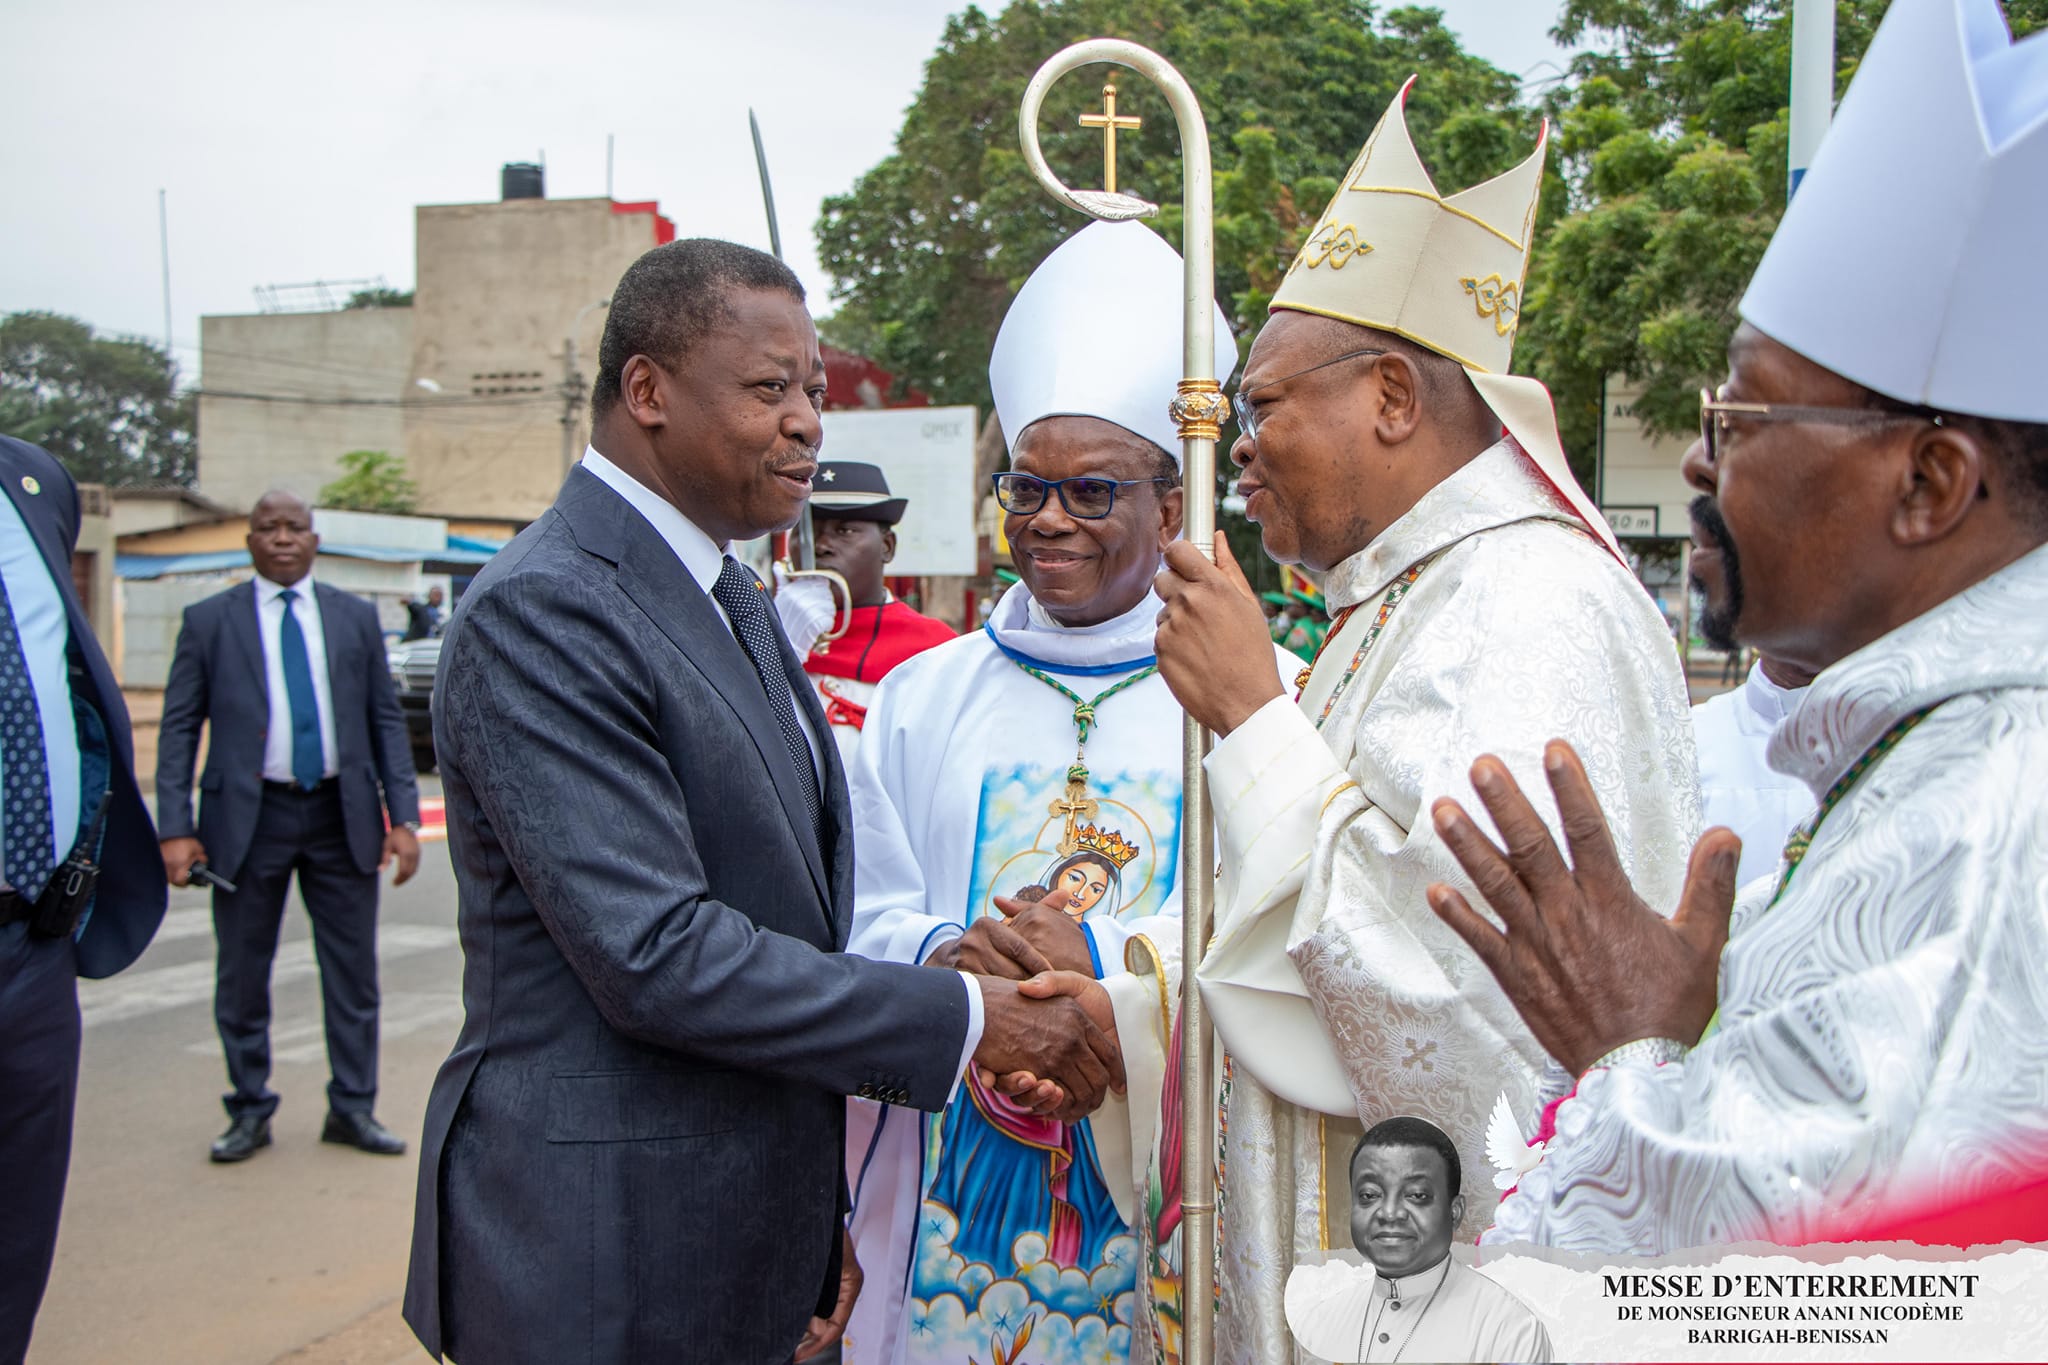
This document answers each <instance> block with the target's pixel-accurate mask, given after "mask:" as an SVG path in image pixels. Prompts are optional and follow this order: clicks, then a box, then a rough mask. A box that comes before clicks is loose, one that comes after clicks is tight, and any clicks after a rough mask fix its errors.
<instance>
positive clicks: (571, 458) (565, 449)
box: [562, 299, 612, 479]
mask: <svg viewBox="0 0 2048 1365" xmlns="http://www.w3.org/2000/svg"><path fill="white" fill-rule="evenodd" d="M611 302H612V301H611V300H610V299H599V300H598V301H597V302H596V303H586V304H584V305H583V308H582V310H581V311H579V312H578V313H577V314H576V321H574V322H572V323H570V324H569V335H568V336H566V337H564V338H563V339H562V477H563V478H565V479H566V478H568V477H569V471H570V470H572V469H574V468H575V467H576V461H577V460H579V459H581V458H582V457H583V451H582V450H581V449H580V448H579V447H578V446H577V443H576V433H577V431H578V429H579V426H578V423H577V420H576V416H577V413H578V412H580V411H581V410H582V407H583V397H584V392H583V391H584V388H585V387H586V386H585V382H584V379H583V371H582V369H581V367H579V366H578V365H577V363H576V334H577V333H578V332H580V331H582V330H583V319H585V318H587V317H589V316H590V315H591V313H592V312H593V311H594V310H596V309H599V308H609V307H611Z"/></svg>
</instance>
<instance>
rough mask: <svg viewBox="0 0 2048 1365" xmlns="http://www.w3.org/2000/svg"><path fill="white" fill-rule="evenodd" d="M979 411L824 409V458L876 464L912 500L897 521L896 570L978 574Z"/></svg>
mask: <svg viewBox="0 0 2048 1365" xmlns="http://www.w3.org/2000/svg"><path fill="white" fill-rule="evenodd" d="M974 416H975V414H974V409H973V408H971V407H955V408H875V409H845V410H841V409H836V408H835V409H833V410H832V411H830V412H827V413H826V414H825V445H824V449H823V451H822V452H821V456H822V458H824V459H826V460H857V461H860V462H862V463H865V464H871V465H875V466H877V467H879V468H880V469H881V471H882V476H883V477H884V478H886V479H887V480H888V481H889V491H890V493H891V494H893V495H894V496H896V497H899V498H908V499H909V500H910V505H909V507H908V508H906V509H905V510H904V513H903V520H902V521H900V522H898V523H897V525H896V558H895V559H893V560H891V561H890V562H889V570H888V572H889V573H890V575H891V576H896V575H901V576H903V577H906V578H910V577H923V576H925V575H929V574H958V575H962V576H965V577H972V576H973V574H974V571H975V569H976V567H977V565H976V552H975V542H974V499H975V493H976V491H977V490H976V489H975V487H974V436H975V431H976V427H975V421H974Z"/></svg>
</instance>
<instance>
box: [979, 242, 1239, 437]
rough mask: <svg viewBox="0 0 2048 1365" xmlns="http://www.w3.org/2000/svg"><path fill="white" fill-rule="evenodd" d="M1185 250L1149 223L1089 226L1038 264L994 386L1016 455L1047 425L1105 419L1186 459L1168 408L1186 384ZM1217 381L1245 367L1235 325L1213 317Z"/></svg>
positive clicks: (996, 361)
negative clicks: (1027, 432) (1028, 433)
mask: <svg viewBox="0 0 2048 1365" xmlns="http://www.w3.org/2000/svg"><path fill="white" fill-rule="evenodd" d="M1184 275H1185V270H1184V268H1183V266H1182V264H1181V259H1180V253H1179V252H1177V251H1175V250H1174V249H1173V248H1172V247H1170V246H1168V245H1167V244H1166V242H1165V241H1164V240H1163V239H1162V238H1161V237H1160V236H1159V234H1158V233H1156V232H1154V231H1152V230H1151V229H1150V228H1148V227H1146V226H1145V225H1144V224H1143V223H1137V222H1126V223H1091V224H1089V225H1088V226H1087V227H1085V228H1082V229H1081V230H1080V231H1079V232H1077V233H1075V234H1074V235H1073V236H1071V237H1069V238H1067V240H1066V241H1064V242H1062V243H1060V245H1059V246H1058V247H1057V248H1056V249H1055V250H1054V251H1053V253H1052V254H1051V255H1050V256H1047V257H1046V258H1045V259H1044V260H1043V261H1041V262H1039V265H1038V269H1036V270H1034V271H1032V272H1031V278H1030V279H1028V280H1026V281H1024V287H1023V288H1022V289H1020V290H1018V291H1017V297H1016V298H1015V299H1014V300H1013V301H1012V302H1011V304H1010V311H1009V312H1008V313H1007V314H1006V315H1004V317H1003V327H1002V330H1001V331H999V332H997V333H996V348H995V352H994V354H992V355H991V356H990V357H989V362H988V382H989V387H990V388H991V389H993V390H994V391H995V399H996V420H997V421H998V422H1000V423H1001V424H1002V428H1003V439H1004V440H1005V441H1007V442H1008V443H1009V445H1010V448H1011V449H1012V450H1014V449H1016V445H1017V437H1018V436H1019V435H1020V434H1021V433H1022V432H1023V430H1024V428H1026V427H1028V426H1030V425H1031V424H1032V423H1033V422H1036V421H1037V420H1039V419H1040V418H1041V417H1099V418H1101V419H1102V420H1104V421H1106V422H1114V423H1116V424H1117V425H1118V426H1120V427H1122V428H1124V429H1125V430H1126V431H1130V432H1133V433H1135V434H1137V435H1139V436H1142V437H1144V438H1145V439H1146V440H1148V441H1150V442H1152V444H1154V445H1156V446H1158V447H1159V448H1160V449H1161V450H1164V451H1165V452H1166V453H1167V454H1169V455H1171V456H1173V458H1174V459H1175V460H1176V461H1178V460H1179V459H1180V455H1181V441H1180V431H1179V428H1177V427H1176V426H1175V425H1174V422H1173V418H1171V417H1170V416H1168V415H1167V407H1168V405H1169V404H1171V403H1172V402H1173V398H1174V389H1175V386H1176V385H1178V384H1179V383H1180V381H1181V380H1182V379H1183V378H1186V374H1185V372H1184V367H1183V366H1182V363H1181V360H1182V350H1181V329H1182V320H1183V310H1184V308H1185V306H1186V305H1185V299H1186V294H1187V285H1186V281H1185V279H1184V278H1183V277H1184ZM1215 327H1216V342H1215V345H1216V375H1215V377H1216V379H1217V380H1219V381H1222V380H1227V379H1228V378H1229V377H1230V374H1231V372H1232V371H1233V370H1235V369H1236V368H1237V342H1236V341H1235V340H1234V339H1233V338H1232V336H1231V334H1230V319H1229V318H1228V317H1226V316H1224V313H1223V310H1222V309H1221V308H1218V309H1216V318H1215Z"/></svg>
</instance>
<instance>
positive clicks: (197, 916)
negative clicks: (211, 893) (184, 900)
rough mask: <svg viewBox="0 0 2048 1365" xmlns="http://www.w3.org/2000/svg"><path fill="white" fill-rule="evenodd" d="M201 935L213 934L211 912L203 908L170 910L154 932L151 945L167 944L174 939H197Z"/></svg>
mask: <svg viewBox="0 0 2048 1365" xmlns="http://www.w3.org/2000/svg"><path fill="white" fill-rule="evenodd" d="M201 934H205V935H207V936H209V937H211V936H212V934H213V911H212V910H211V909H209V908H207V907H205V906H202V907H200V908H199V909H197V910H172V911H170V912H168V913H166V914H165V915H164V922H163V925H162V926H161V927H160V928H158V930H157V931H156V937H155V938H153V939H151V940H150V942H151V943H169V942H171V941H173V940H174V939H181V938H198V937H199V936H200V935H201Z"/></svg>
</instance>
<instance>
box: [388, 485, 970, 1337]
mask: <svg viewBox="0 0 2048 1365" xmlns="http://www.w3.org/2000/svg"><path fill="white" fill-rule="evenodd" d="M770 616H771V619H772V618H773V613H772V612H771V613H770ZM445 638H446V641H447V643H446V645H445V646H444V648H443V650H442V653H441V669H440V677H439V679H438V680H437V682H436V684H435V688H434V743H435V748H436V750H437V752H438V753H439V755H440V761H441V772H442V779H443V782H444V783H445V791H446V795H447V801H448V830H449V845H450V849H451V851H452V853H453V856H454V860H455V876H456V882H457V886H458V887H459V890H460V896H461V908H460V921H461V929H462V946H463V954H464V974H463V1004H464V1008H465V1010H466V1015H465V1018H464V1020H463V1026H462V1033H461V1036H460V1037H459V1038H458V1039H457V1041H456V1045H455V1050H454V1052H453V1053H452V1054H451V1055H450V1056H449V1058H448V1061H447V1063H446V1064H445V1065H444V1066H443V1067H442V1068H441V1073H440V1075H439V1077H438V1078H437V1079H436V1080H435V1082H434V1089H433V1094H432V1096H431V1097H430V1098H429V1100H428V1102H427V1120H426V1134H425V1138H424V1140H423V1142H422V1144H421V1153H420V1186H419V1205H418V1212H417V1215H416V1217H415V1220H414V1223H413V1247H412V1271H411V1277H410V1280H409V1282H408V1284H407V1286H406V1295H405V1316H406V1320H407V1321H408V1322H410V1323H411V1324H412V1326H413V1330H414V1331H415V1332H417V1333H418V1334H419V1337H420V1340H421V1341H422V1342H424V1343H425V1344H426V1346H427V1348H428V1349H429V1350H431V1351H435V1352H440V1351H444V1350H445V1351H446V1352H447V1353H448V1354H449V1355H450V1356H451V1357H452V1358H454V1359H456V1360H458V1361H462V1362H465V1363H466V1365H506V1363H507V1362H522V1361H532V1362H536V1363H539V1362H545V1363H546V1365H569V1363H570V1362H578V1361H588V1362H659V1361H703V1362H717V1365H755V1363H756V1362H758V1363H759V1365H780V1362H785V1361H787V1360H788V1359H789V1357H790V1354H791V1352H792V1351H793V1350H794V1349H795V1347H796V1345H797V1341H798V1339H799V1338H800V1337H801V1335H802V1333H803V1329H804V1327H805V1325H806V1322H807V1320H808V1319H809V1317H810V1316H811V1315H812V1314H813V1313H814V1312H817V1311H818V1310H819V1307H820V1304H821V1301H824V1302H829V1300H830V1298H831V1297H832V1293H831V1291H832V1289H833V1288H835V1286H833V1285H830V1284H828V1283H827V1280H828V1277H829V1276H830V1275H831V1273H832V1270H833V1263H834V1261H835V1259H836V1250H837V1246H838V1230H839V1221H838V1214H839V1210H840V1208H841V1206H842V1203H843V1200H844V1188H843V1187H844V1180H843V1169H844V1168H843V1157H842V1146H843V1129H844V1117H845V1101H844V1100H843V1099H842V1098H841V1097H842V1096H845V1095H849V1094H863V1095H868V1096H870V1097H875V1098H886V1099H889V1100H893V1101H894V1102H896V1103H907V1104H911V1105H914V1106H917V1107H919V1108H923V1109H927V1110H937V1109H939V1108H941V1107H943V1105H944V1103H945V1101H946V1097H947V1095H948V1093H949V1091H950V1089H951V1086H952V1083H953V1080H954V1073H955V1071H956V1070H957V1068H958V1064H959V1054H960V1049H961V1046H962V1044H963V1043H964V1041H965V1038H966V1029H967V1019H968V1003H967V997H966V993H965V991H964V990H963V989H962V984H961V981H960V978H959V977H958V976H956V975H955V974H954V973H952V972H942V971H935V970H932V969H930V968H925V967H909V966H901V965H896V964H888V963H877V962H870V961H867V960H866V959H863V958H858V957H853V956H850V955H847V954H845V953H844V952H842V951H841V950H842V949H843V947H844V945H845V943H846V935H847V931H848V928H849V924H850V921H851V914H852V893H853V855H852V848H851V836H850V828H851V821H850V819H849V817H848V808H847V798H846V783H845V779H844V776H843V774H842V773H841V772H840V769H839V763H838V758H837V750H836V749H835V748H834V746H833V744H832V742H831V739H830V732H829V731H828V730H827V728H826V725H825V718H824V716H823V714H822V713H821V712H820V711H819V709H818V703H817V700H816V698H815V696H814V695H813V694H812V692H811V690H810V689H809V688H806V687H803V686H802V685H801V683H800V681H799V682H798V683H797V685H795V686H794V687H793V689H792V690H793V692H794V694H795V696H796V698H797V699H798V704H800V705H802V706H804V707H805V708H806V709H807V714H808V715H809V717H810V720H811V724H812V727H813V728H814V730H815V731H816V733H817V735H818V736H819V739H820V744H819V746H818V752H819V754H820V756H821V758H822V759H823V760H824V763H825V765H826V769H825V773H824V782H823V787H824V795H825V805H826V811H825V820H824V824H825V831H824V842H825V847H824V848H822V849H821V848H820V847H819V842H818V838H817V836H816V835H815V834H814V833H813V830H812V826H811V821H810V817H809V816H808V815H807V814H806V812H805V809H804V801H803V795H802V792H801V791H800V789H799V788H798V786H797V782H798V780H799V778H798V774H797V772H796V770H795V768H794V767H793V766H792V765H791V763H790V761H789V753H788V750H787V749H786V748H785V747H784V745H783V741H782V738H781V734H780V732H779V731H778V730H777V728H776V723H775V720H774V716H773V713H772V712H771V711H770V709H769V706H768V702H767V699H766V698H765V696H764V695H763V693H762V690H761V684H760V681H759V679H758V677H757V676H756V675H755V672H754V669H753V666H752V664H751V663H750V662H749V661H748V659H747V656H746V654H745V652H744V651H743V650H742V649H741V647H740V645H739V643H738V642H737V641H736V640H734V638H733V636H732V633H731V632H730V631H729V630H728V629H727V628H726V626H725V623H724V622H723V621H722V620H721V619H720V617H719V615H718V613H717V610H716V609H715V608H714V607H713V605H712V603H711V600H710V599H709V598H708V597H707V596H706V595H705V594H704V592H703V591H702V590H701V589H700V588H699V587H698V586H697V583H696V581H695V580H694V579H692V578H691V577H690V575H689V572H688V571H687V570H686V569H685V568H684V567H683V565H682V564H681V563H680V562H679V561H678V560H677V558H676V556H675V553H674V552H673V551H672V550H671V549H670V548H669V546H668V545H667V543H666V542H665V541H663V540H662V538H661V537H660V535H659V534H657V533H656V532H655V530H654V529H653V528H652V527H651V526H649V525H648V523H647V522H646V520H645V519H644V518H642V517H641V516H640V514H639V513H638V512H636V511H634V510H633V509H632V507H631V506H630V505H628V504H627V503H626V502H625V500H624V499H622V498H620V497H619V496H618V495H617V494H616V493H614V492H612V490H611V489H609V488H607V487H606V486H605V485H604V484H603V483H602V482H601V481H599V480H598V479H597V478H596V477H594V476H593V475H591V474H589V473H588V472H586V471H583V470H580V469H579V470H577V471H575V472H574V473H572V474H571V475H570V477H569V480H568V482H567V483H566V484H564V485H563V488H562V492H561V494H560V496H559V497H558V498H557V500H556V502H555V505H554V507H553V508H551V509H550V510H549V511H548V512H547V513H546V514H545V515H543V516H542V517H541V519H540V520H539V521H537V522H535V523H534V524H533V525H531V526H529V527H528V528H527V529H526V530H525V531H524V532H522V533H521V534H520V535H519V537H518V538H517V539H516V540H514V541H513V542H512V544H511V545H510V546H508V547H507V548H506V549H504V550H503V551H501V552H500V553H499V554H498V556H497V558H496V559H494V560H493V561H492V562H491V564H490V565H489V567H487V568H486V569H485V570H484V572H483V573H482V574H481V575H480V576H479V577H478V578H477V580H476V582H475V584H474V585H473V586H472V587H471V588H470V590H469V592H468V593H467V594H465V596H464V597H463V601H462V605H461V608H460V609H459V610H458V611H457V612H456V615H455V618H454V621H453V622H452V623H451V625H450V626H449V629H448V631H447V634H446V637H445ZM782 652H783V655H784V660H783V662H784V666H785V669H786V670H787V672H788V674H789V676H790V677H791V678H793V679H798V680H800V679H801V678H802V676H803V675H802V673H801V671H800V670H799V667H798V663H797V660H796V658H795V656H794V655H793V654H792V653H791V652H790V649H789V645H788V643H787V642H786V641H785V642H783V645H782Z"/></svg>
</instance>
